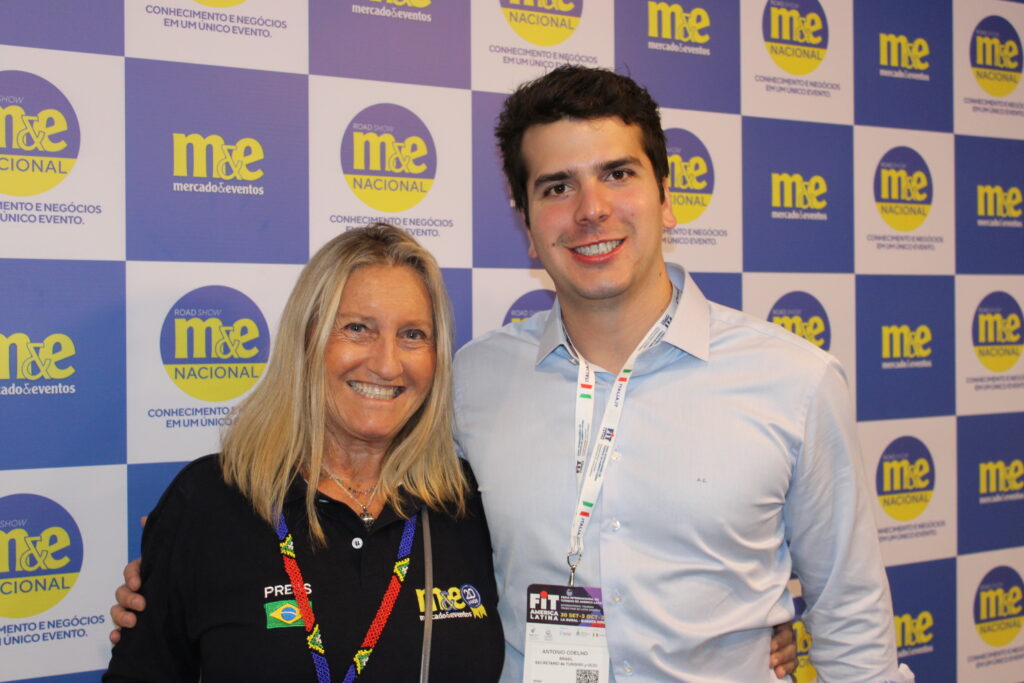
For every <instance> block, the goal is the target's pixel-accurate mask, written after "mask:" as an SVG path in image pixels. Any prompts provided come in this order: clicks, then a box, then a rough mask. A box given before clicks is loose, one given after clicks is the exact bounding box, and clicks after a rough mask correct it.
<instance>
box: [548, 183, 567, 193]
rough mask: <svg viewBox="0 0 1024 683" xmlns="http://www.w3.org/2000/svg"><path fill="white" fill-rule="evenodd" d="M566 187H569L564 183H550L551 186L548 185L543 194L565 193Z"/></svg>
mask: <svg viewBox="0 0 1024 683" xmlns="http://www.w3.org/2000/svg"><path fill="white" fill-rule="evenodd" d="M568 189H569V187H568V186H567V185H566V184H565V183H558V184H557V185H552V186H551V187H549V188H548V189H547V191H546V192H545V193H544V194H548V195H551V194H565V192H566V190H568Z"/></svg>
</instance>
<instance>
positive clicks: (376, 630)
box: [277, 513, 419, 683]
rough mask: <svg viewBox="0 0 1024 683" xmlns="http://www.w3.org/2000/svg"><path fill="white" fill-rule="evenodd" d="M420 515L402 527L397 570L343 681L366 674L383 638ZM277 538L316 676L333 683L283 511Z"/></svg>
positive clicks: (403, 580) (319, 681)
mask: <svg viewBox="0 0 1024 683" xmlns="http://www.w3.org/2000/svg"><path fill="white" fill-rule="evenodd" d="M417 517H419V515H413V516H412V517H410V518H409V519H408V520H406V522H405V527H404V528H403V529H402V540H401V541H399V543H398V556H397V559H396V561H395V568H394V571H393V572H392V574H391V582H390V583H389V584H388V587H387V590H385V591H384V597H383V598H381V601H380V607H378V608H377V614H376V616H374V618H373V621H372V622H370V628H368V629H367V630H366V636H365V637H364V638H363V644H362V645H361V646H360V647H359V649H358V650H356V654H355V656H354V657H353V658H352V664H349V667H348V671H347V672H346V673H345V681H344V683H352V681H354V680H355V679H356V677H358V676H359V674H361V673H363V669H365V668H366V665H367V663H368V662H369V661H370V655H371V654H373V648H374V646H376V645H377V641H378V640H380V634H381V633H382V632H383V631H384V626H385V625H386V624H387V623H388V618H389V617H390V616H391V610H392V609H393V608H394V606H395V601H396V600H397V599H398V592H399V591H400V590H401V589H402V585H403V583H404V582H405V575H406V574H407V573H408V572H409V555H411V554H412V542H413V539H414V538H416V519H417ZM277 538H278V540H279V541H280V548H281V559H282V560H283V561H284V570H285V572H286V573H287V574H288V578H289V579H290V580H291V583H292V593H293V594H294V595H295V602H296V604H297V605H298V606H299V614H301V615H302V621H303V623H304V624H305V626H306V645H307V646H309V654H310V656H311V657H312V658H313V667H314V668H315V669H316V679H317V681H318V683H330V681H331V669H330V667H329V666H328V665H327V654H326V652H325V649H324V643H323V638H321V636H320V624H317V623H316V617H314V616H313V606H312V605H311V604H310V602H309V596H307V595H306V590H305V588H304V586H305V582H304V581H303V580H302V571H301V570H299V563H298V562H297V561H296V560H295V543H294V541H293V540H292V534H291V532H290V531H288V525H287V524H286V523H285V521H284V514H283V513H282V514H281V517H280V519H279V520H278V522H277Z"/></svg>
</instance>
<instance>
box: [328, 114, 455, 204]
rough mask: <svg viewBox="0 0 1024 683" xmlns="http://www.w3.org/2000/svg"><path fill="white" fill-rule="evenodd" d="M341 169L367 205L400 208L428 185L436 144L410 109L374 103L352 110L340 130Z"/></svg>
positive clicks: (422, 193) (434, 165)
mask: <svg viewBox="0 0 1024 683" xmlns="http://www.w3.org/2000/svg"><path fill="white" fill-rule="evenodd" d="M341 169H342V172H343V173H344V174H345V180H346V181H347V182H348V185H349V187H350V188H351V189H352V192H353V193H355V195H356V196H357V197H359V199H361V200H362V201H363V202H364V203H366V204H367V205H368V206H370V207H372V208H374V209H377V210H378V211H389V212H398V211H405V210H406V209H409V208H412V207H413V206H415V205H416V204H418V203H419V202H420V201H421V200H422V199H423V198H424V197H425V196H427V192H429V191H430V188H431V186H432V185H433V182H434V177H435V175H436V173H437V152H436V147H435V146H434V140H433V138H432V137H431V136H430V131H429V130H428V129H427V127H426V125H425V124H424V123H423V121H421V120H420V118H419V117H418V116H416V115H415V114H414V113H412V112H411V111H409V110H408V109H406V108H405V107H400V106H398V105H397V104H375V105H372V106H370V107H367V108H366V109H364V110H362V111H361V112H359V113H358V114H356V115H355V117H354V118H353V119H352V121H351V123H349V125H348V128H347V129H346V130H345V135H344V137H343V138H342V141H341Z"/></svg>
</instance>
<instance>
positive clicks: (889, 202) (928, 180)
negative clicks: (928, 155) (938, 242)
mask: <svg viewBox="0 0 1024 683" xmlns="http://www.w3.org/2000/svg"><path fill="white" fill-rule="evenodd" d="M874 190H875V206H877V207H878V213H880V214H881V215H882V220H884V221H885V222H886V223H887V224H888V225H889V227H890V228H892V229H893V230H899V231H900V232H909V231H911V230H914V229H916V228H917V227H918V226H920V225H921V223H923V222H924V219H925V218H927V217H928V211H929V209H930V208H931V205H932V176H931V172H930V171H929V170H928V164H927V163H925V160H924V159H923V158H922V157H921V155H920V154H918V153H917V152H916V151H914V150H913V149H911V148H910V147H893V148H892V149H890V150H889V151H888V152H886V153H885V155H884V156H883V157H882V159H881V161H879V162H878V166H877V167H876V168H875V182H874Z"/></svg>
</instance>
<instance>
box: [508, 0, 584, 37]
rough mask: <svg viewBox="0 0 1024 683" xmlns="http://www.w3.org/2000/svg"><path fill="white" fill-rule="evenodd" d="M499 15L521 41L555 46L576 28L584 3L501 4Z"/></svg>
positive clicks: (534, 0)
mask: <svg viewBox="0 0 1024 683" xmlns="http://www.w3.org/2000/svg"><path fill="white" fill-rule="evenodd" d="M501 11H502V12H503V13H504V14H505V21H507V22H508V25H509V26H511V27H512V30H513V31H515V32H516V33H517V34H518V35H519V37H520V38H522V39H523V40H526V41H529V42H531V43H533V44H534V45H557V44H558V43H561V42H562V41H563V40H565V39H566V38H568V37H569V36H571V35H572V34H573V32H574V31H575V30H576V28H577V27H578V26H579V24H580V17H581V16H582V15H583V0H573V1H572V2H569V1H568V0H501Z"/></svg>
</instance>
